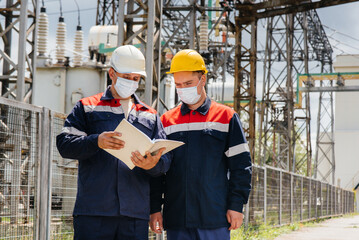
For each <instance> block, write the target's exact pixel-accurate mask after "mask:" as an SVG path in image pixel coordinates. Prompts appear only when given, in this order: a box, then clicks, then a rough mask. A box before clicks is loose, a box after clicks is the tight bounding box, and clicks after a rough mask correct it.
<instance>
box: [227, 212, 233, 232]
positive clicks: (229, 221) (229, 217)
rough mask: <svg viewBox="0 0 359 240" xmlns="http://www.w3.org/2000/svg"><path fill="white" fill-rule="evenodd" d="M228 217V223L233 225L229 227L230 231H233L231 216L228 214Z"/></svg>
mask: <svg viewBox="0 0 359 240" xmlns="http://www.w3.org/2000/svg"><path fill="white" fill-rule="evenodd" d="M226 217H227V221H228V223H229V224H231V226H229V228H228V230H232V223H231V222H232V219H231V216H230V215H229V214H228V213H227V214H226Z"/></svg>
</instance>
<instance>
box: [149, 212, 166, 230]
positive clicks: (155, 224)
mask: <svg viewBox="0 0 359 240" xmlns="http://www.w3.org/2000/svg"><path fill="white" fill-rule="evenodd" d="M150 228H151V230H152V231H153V232H155V233H158V234H161V233H162V229H163V219H162V214H161V212H156V213H153V214H151V215H150Z"/></svg>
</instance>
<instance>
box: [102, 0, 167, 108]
mask: <svg viewBox="0 0 359 240" xmlns="http://www.w3.org/2000/svg"><path fill="white" fill-rule="evenodd" d="M100 2H101V4H100ZM104 2H106V1H99V3H98V7H101V11H102V13H101V14H98V17H100V16H102V19H104V18H105V19H107V20H105V23H106V21H109V22H108V23H109V24H112V22H115V24H118V26H119V28H118V44H117V45H118V46H120V45H124V44H132V43H133V40H134V39H137V40H139V41H140V42H141V46H138V47H140V48H141V50H142V52H143V53H144V55H145V58H146V74H147V79H146V81H145V85H144V86H143V85H142V86H141V85H140V89H142V90H144V96H142V95H141V97H143V98H144V101H145V102H146V103H147V104H149V105H153V106H155V105H156V104H157V107H158V106H159V104H158V99H159V86H160V77H161V75H160V67H161V55H160V53H161V24H162V5H161V3H162V2H161V1H155V0H149V1H147V2H145V3H143V2H142V1H135V0H129V1H111V2H110V3H109V2H108V1H107V3H108V4H111V7H106V8H104V6H105V5H104ZM106 6H108V5H106ZM114 9H115V10H116V11H115V10H114ZM97 11H98V12H101V11H100V10H99V9H98V10H97ZM115 12H117V20H116V18H115V16H114V15H115V14H114V13H115ZM103 16H111V17H103ZM154 98H156V100H155V101H153V99H154Z"/></svg>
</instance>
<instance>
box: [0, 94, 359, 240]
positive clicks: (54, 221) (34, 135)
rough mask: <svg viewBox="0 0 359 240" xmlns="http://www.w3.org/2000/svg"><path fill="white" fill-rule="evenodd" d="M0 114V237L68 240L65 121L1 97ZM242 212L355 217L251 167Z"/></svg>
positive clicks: (342, 196) (71, 172)
mask: <svg viewBox="0 0 359 240" xmlns="http://www.w3.org/2000/svg"><path fill="white" fill-rule="evenodd" d="M0 112H1V118H0V239H13V238H20V239H36V240H37V239H41V240H44V239H72V238H73V228H72V210H73V206H74V202H75V198H76V191H77V164H78V163H77V161H75V160H71V159H63V158H61V156H60V155H59V153H58V151H57V149H56V144H55V143H56V141H55V137H56V135H57V134H59V133H60V131H61V129H62V126H63V123H64V120H65V115H64V114H59V113H56V112H52V111H50V110H49V109H47V108H41V107H37V106H33V105H29V104H24V103H19V102H16V101H12V100H9V99H5V98H0ZM244 212H245V225H248V224H251V225H256V224H262V223H264V224H271V225H283V224H288V223H291V222H297V221H304V220H310V219H315V218H320V217H325V216H335V215H340V214H345V213H349V212H354V193H353V192H351V191H347V190H343V189H341V188H338V187H335V186H332V185H330V184H327V183H324V182H320V181H318V180H314V179H310V178H307V177H303V176H299V175H297V174H293V173H289V172H286V171H283V170H280V169H276V168H272V167H258V166H254V167H253V178H252V192H251V195H250V199H249V203H248V204H247V205H246V206H245V211H244ZM149 239H156V240H160V239H165V237H164V236H159V235H157V236H156V235H155V234H153V233H150V234H149Z"/></svg>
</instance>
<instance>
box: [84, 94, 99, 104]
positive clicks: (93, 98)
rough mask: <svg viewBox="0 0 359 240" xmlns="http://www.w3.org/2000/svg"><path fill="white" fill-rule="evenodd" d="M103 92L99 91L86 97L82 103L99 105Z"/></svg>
mask: <svg viewBox="0 0 359 240" xmlns="http://www.w3.org/2000/svg"><path fill="white" fill-rule="evenodd" d="M102 95H103V93H98V94H95V95H93V96H90V97H85V98H82V99H81V100H80V102H81V103H82V105H84V106H89V105H98V104H99V103H100V102H101V97H102Z"/></svg>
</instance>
